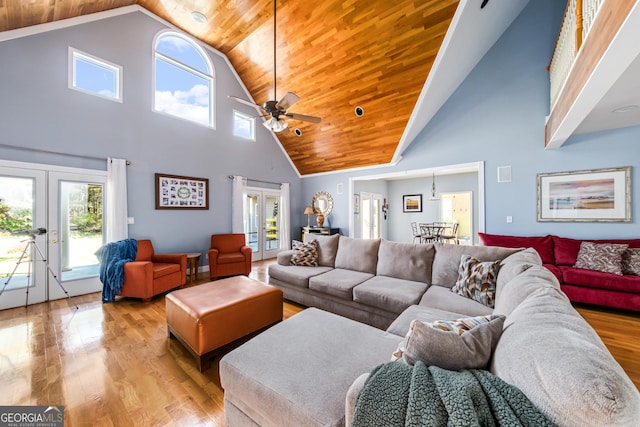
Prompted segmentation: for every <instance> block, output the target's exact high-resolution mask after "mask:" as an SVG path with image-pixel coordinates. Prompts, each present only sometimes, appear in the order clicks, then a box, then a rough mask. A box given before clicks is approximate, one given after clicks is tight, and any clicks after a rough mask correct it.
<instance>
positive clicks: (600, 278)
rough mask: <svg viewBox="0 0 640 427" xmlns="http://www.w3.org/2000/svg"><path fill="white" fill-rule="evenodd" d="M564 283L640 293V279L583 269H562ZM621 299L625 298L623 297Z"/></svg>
mask: <svg viewBox="0 0 640 427" xmlns="http://www.w3.org/2000/svg"><path fill="white" fill-rule="evenodd" d="M560 269H561V270H562V281H563V282H564V283H567V284H570V285H579V286H582V287H588V288H598V289H609V290H613V291H621V292H627V293H636V294H637V293H640V277H638V276H631V275H628V276H618V275H615V274H610V273H603V272H601V271H592V270H583V269H581V268H573V267H566V266H563V267H560ZM621 298H623V297H622V296H621Z"/></svg>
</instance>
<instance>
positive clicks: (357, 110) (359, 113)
mask: <svg viewBox="0 0 640 427" xmlns="http://www.w3.org/2000/svg"><path fill="white" fill-rule="evenodd" d="M353 111H354V112H355V113H356V116H358V117H362V116H364V108H362V107H360V106H358V107H356V108H355V110H353Z"/></svg>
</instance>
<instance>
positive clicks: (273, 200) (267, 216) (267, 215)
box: [263, 192, 280, 259]
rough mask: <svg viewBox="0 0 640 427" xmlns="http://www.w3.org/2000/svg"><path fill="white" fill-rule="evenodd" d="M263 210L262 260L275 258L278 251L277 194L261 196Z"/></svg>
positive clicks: (278, 200) (278, 216)
mask: <svg viewBox="0 0 640 427" xmlns="http://www.w3.org/2000/svg"><path fill="white" fill-rule="evenodd" d="M263 200H264V203H263V206H264V207H265V210H264V213H263V215H264V218H263V221H264V253H263V259H265V258H273V257H275V256H277V254H278V252H279V250H280V215H279V203H280V194H279V193H277V194H276V193H266V192H265V193H264V194H263Z"/></svg>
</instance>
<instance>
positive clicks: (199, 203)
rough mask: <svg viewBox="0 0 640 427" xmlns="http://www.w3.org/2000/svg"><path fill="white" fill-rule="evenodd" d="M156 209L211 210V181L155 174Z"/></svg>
mask: <svg viewBox="0 0 640 427" xmlns="http://www.w3.org/2000/svg"><path fill="white" fill-rule="evenodd" d="M155 177H156V209H209V180H208V179H207V178H193V177H189V176H178V175H167V174H162V173H157V174H155Z"/></svg>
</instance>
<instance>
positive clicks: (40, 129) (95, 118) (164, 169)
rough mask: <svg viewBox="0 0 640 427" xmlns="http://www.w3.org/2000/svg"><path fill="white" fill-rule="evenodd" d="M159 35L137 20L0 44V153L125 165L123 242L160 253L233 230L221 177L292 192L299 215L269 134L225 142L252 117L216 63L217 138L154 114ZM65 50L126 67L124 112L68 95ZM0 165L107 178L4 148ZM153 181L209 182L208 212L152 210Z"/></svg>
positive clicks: (221, 62) (259, 129)
mask: <svg viewBox="0 0 640 427" xmlns="http://www.w3.org/2000/svg"><path fill="white" fill-rule="evenodd" d="M166 28H167V27H166V26H165V25H163V24H162V23H161V22H159V21H157V20H155V19H152V18H151V17H149V16H147V15H146V14H144V13H142V12H139V11H137V12H133V13H129V14H125V15H120V16H116V17H111V18H108V19H104V20H100V21H94V22H90V23H84V24H81V25H77V26H74V27H68V28H62V29H58V30H55V31H50V32H46V33H41V34H36V35H31V36H27V37H22V38H17V39H13V40H8V41H4V42H1V43H0V94H2V95H1V98H0V144H8V145H17V146H20V147H25V148H35V149H40V150H51V151H56V152H62V153H70V154H77V155H84V156H95V157H100V158H105V159H106V158H107V157H109V156H111V157H117V158H126V159H128V160H130V161H131V162H132V164H131V166H129V167H128V169H127V172H128V197H129V200H128V205H129V215H130V216H132V217H134V218H135V224H134V225H131V226H130V227H129V232H130V236H131V237H134V238H151V239H152V240H153V242H154V246H155V248H156V250H157V251H159V252H169V251H180V252H184V251H195V250H199V251H203V252H204V251H205V250H206V249H208V248H209V240H210V235H211V234H212V233H224V232H229V231H230V230H231V180H230V179H229V178H228V176H229V175H243V176H247V177H249V178H253V179H258V180H266V181H275V182H289V183H291V198H292V212H297V211H300V212H302V210H303V209H304V205H303V204H302V203H301V202H300V200H301V197H300V191H301V181H300V178H299V177H298V175H297V174H296V172H295V170H294V169H293V168H292V167H291V165H290V163H289V161H288V159H287V158H286V157H285V155H284V154H283V151H282V150H281V148H280V146H279V145H278V144H277V143H276V142H275V140H274V138H273V136H272V135H271V133H270V132H269V131H267V130H266V129H265V128H264V127H263V126H259V125H258V126H256V133H257V135H256V139H257V141H256V142H249V141H246V140H243V139H240V138H236V137H234V136H233V134H232V125H233V123H232V114H233V109H237V110H239V111H245V112H247V113H250V114H253V113H254V111H255V110H252V109H251V108H250V107H243V106H242V105H241V104H239V103H237V102H234V101H231V100H229V99H228V98H227V97H228V95H236V96H243V94H244V91H243V89H242V87H241V85H240V83H239V82H238V79H237V78H236V75H235V74H234V73H233V71H232V70H231V69H230V67H229V66H228V64H227V63H226V61H225V59H224V58H223V57H222V56H221V55H219V54H217V53H215V52H214V51H212V50H210V49H209V50H207V49H205V50H206V51H207V52H208V54H209V56H210V58H211V60H212V62H213V64H214V67H215V72H216V74H215V76H216V81H215V105H216V129H215V130H212V129H209V128H207V127H204V126H200V125H197V124H194V123H191V122H187V121H184V120H181V119H177V118H174V117H171V116H167V115H163V114H158V113H154V112H153V111H152V104H151V103H152V90H153V83H152V74H151V73H152V54H153V39H154V36H155V35H156V34H157V32H158V31H160V30H164V29H166ZM69 46H72V47H74V48H76V49H79V50H81V51H84V52H86V53H89V54H91V55H95V56H97V57H99V58H102V59H105V60H107V61H110V62H112V63H115V64H118V65H121V66H123V67H124V70H123V83H124V102H123V103H117V102H112V101H109V100H104V99H101V98H98V97H95V96H91V95H87V94H84V93H81V92H78V91H75V90H70V89H68V88H67V58H68V47H69ZM0 159H4V160H16V161H23V162H33V163H44V164H54V165H60V166H70V167H82V168H92V169H102V170H105V169H106V161H97V160H84V159H78V158H74V157H69V156H58V155H50V154H38V153H33V152H29V151H26V150H14V149H7V148H4V147H1V148H0ZM155 172H161V173H167V174H174V175H186V176H194V177H199V178H208V179H209V183H210V209H209V210H206V211H194V212H191V211H184V210H156V209H155V199H154V188H155V187H154V173H155ZM296 221H298V222H296ZM293 224H294V226H296V225H297V226H299V225H301V224H302V218H298V217H297V216H295V215H294V216H293ZM305 224H306V222H305ZM294 229H295V227H294ZM202 262H204V257H203V259H202Z"/></svg>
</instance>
